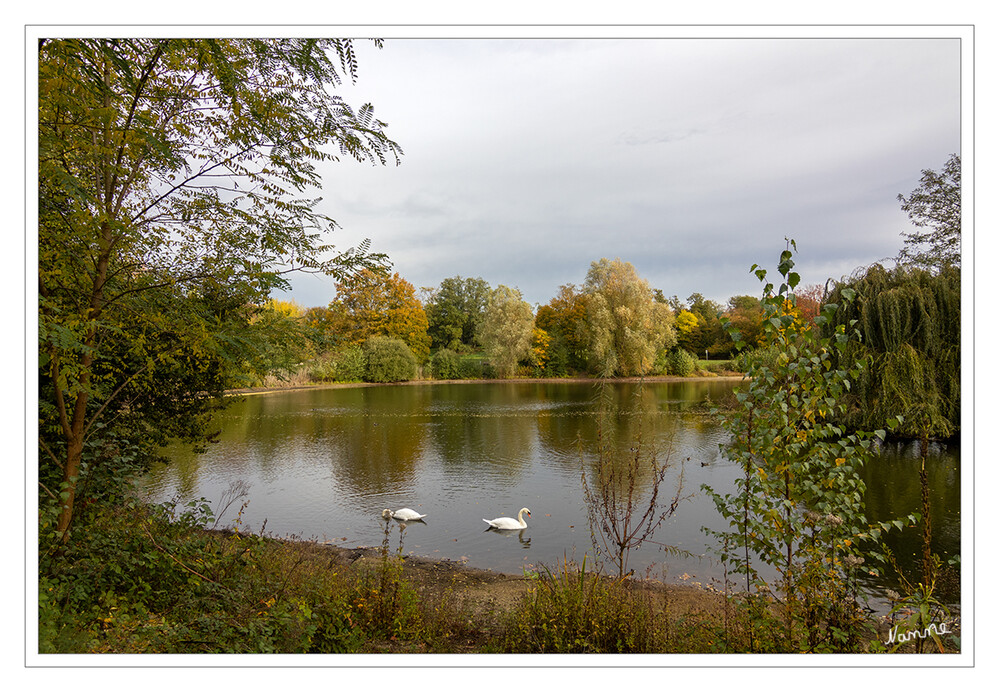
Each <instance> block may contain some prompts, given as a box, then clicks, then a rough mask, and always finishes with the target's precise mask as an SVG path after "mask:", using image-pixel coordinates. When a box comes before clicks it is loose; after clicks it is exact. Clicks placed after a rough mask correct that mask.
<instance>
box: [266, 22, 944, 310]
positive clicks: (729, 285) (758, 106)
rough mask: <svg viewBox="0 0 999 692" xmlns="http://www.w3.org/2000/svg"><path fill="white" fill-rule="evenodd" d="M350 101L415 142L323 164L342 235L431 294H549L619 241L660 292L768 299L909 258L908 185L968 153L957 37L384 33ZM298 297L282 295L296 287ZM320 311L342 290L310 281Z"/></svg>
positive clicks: (304, 297)
mask: <svg viewBox="0 0 999 692" xmlns="http://www.w3.org/2000/svg"><path fill="white" fill-rule="evenodd" d="M357 48H358V54H359V62H360V71H359V79H358V81H357V84H356V86H354V87H345V88H343V89H341V90H340V93H341V94H342V95H343V96H344V98H345V99H346V100H347V101H348V102H349V103H351V104H353V105H360V104H361V103H363V102H371V103H372V104H373V105H374V109H375V115H376V117H378V118H379V119H381V120H383V121H385V122H387V123H388V125H389V126H388V128H387V133H388V134H389V136H390V137H391V138H393V139H394V140H395V141H396V142H398V143H399V144H400V146H401V147H402V148H403V150H404V152H405V155H404V156H403V160H402V165H400V166H398V167H396V166H394V165H389V166H387V167H381V166H376V167H373V166H370V165H367V164H358V163H355V162H353V161H343V162H341V163H338V164H335V165H331V166H330V167H329V168H328V169H325V170H324V181H325V182H324V189H323V192H322V194H323V197H324V201H323V207H322V208H323V211H324V212H326V213H327V214H329V215H330V216H332V217H333V218H334V219H336V221H337V222H338V223H339V224H340V225H341V226H342V230H341V231H338V232H337V233H336V234H335V236H334V238H333V242H334V243H335V244H336V245H337V246H338V247H340V248H343V247H347V246H350V245H354V244H356V243H357V242H358V241H360V240H361V239H363V238H370V239H371V241H372V249H373V250H376V251H380V252H385V253H387V254H388V255H389V258H390V259H391V261H392V263H393V270H394V271H397V272H399V274H400V275H401V276H402V277H403V278H405V279H406V280H408V281H409V282H411V283H412V284H414V286H416V288H417V289H419V288H421V287H424V286H431V287H432V286H437V285H439V284H440V282H441V281H442V280H443V279H445V278H448V277H452V276H462V277H481V278H483V279H485V280H486V281H487V282H488V283H489V284H490V285H491V286H493V287H495V286H497V285H499V284H505V285H507V286H512V287H516V288H519V289H520V290H521V291H522V293H523V295H524V298H525V299H526V300H527V301H528V302H530V303H532V304H545V303H547V302H548V301H549V300H550V299H551V298H552V297H553V296H554V295H555V294H556V292H557V290H558V288H559V286H560V285H562V284H567V283H574V284H577V285H579V284H582V283H583V281H584V280H585V277H586V272H587V270H588V268H589V266H590V263H591V262H593V261H595V260H599V259H600V258H602V257H607V258H611V259H613V258H621V259H622V260H625V261H628V262H631V263H632V264H634V265H635V267H636V269H637V270H638V273H639V274H640V275H641V276H642V277H644V278H645V279H647V280H648V281H649V283H650V284H651V286H652V287H653V288H659V289H662V291H663V292H664V293H665V294H666V295H667V296H671V295H677V296H679V297H680V298H681V299H686V297H687V296H689V295H690V294H691V293H694V292H698V293H702V294H703V295H705V296H707V297H708V298H711V299H713V300H716V301H718V302H720V303H724V302H726V301H727V300H728V298H729V297H731V296H733V295H741V294H751V295H759V293H760V285H759V282H758V281H757V280H756V278H755V277H754V276H753V275H752V274H751V273H750V266H751V265H752V264H754V263H759V264H761V265H763V266H765V267H768V268H771V269H773V267H774V265H775V264H776V258H777V256H778V255H779V253H780V251H781V250H783V249H784V245H785V243H784V238H785V237H790V238H794V239H795V240H796V241H797V245H798V249H799V255H798V257H797V262H798V266H797V270H798V271H799V273H800V274H801V277H802V283H803V284H811V283H823V282H824V281H825V280H826V279H827V278H830V277H832V278H840V277H842V276H844V275H847V274H850V273H852V272H853V271H854V270H855V269H856V268H858V267H860V266H863V265H867V264H870V263H872V262H876V261H878V260H881V259H883V258H889V257H892V256H894V255H896V254H897V252H898V251H899V249H900V248H901V245H902V239H901V236H900V233H901V232H903V231H909V230H911V226H910V225H909V221H908V219H907V217H906V216H905V214H904V213H903V212H902V211H901V210H900V208H899V202H898V200H897V199H896V196H897V195H898V194H899V193H904V194H906V195H907V194H908V193H909V192H911V191H912V190H913V189H914V188H915V187H916V186H917V185H918V181H919V178H920V175H921V170H922V169H926V168H933V169H940V168H941V167H942V166H943V165H944V163H945V162H946V160H947V158H948V157H949V156H950V154H952V153H960V151H961V149H960V146H961V140H960V136H961V90H960V87H961V81H960V77H961V62H960V57H961V53H960V51H961V44H960V41H959V40H958V39H955V38H940V39H937V38H916V39H912V38H810V39H806V38H800V39H797V38H777V39H771V38H762V37H754V38H734V39H730V38H718V37H715V38H696V39H695V38H683V39H660V38H638V39H636V38H625V39H597V38H583V39H561V38H559V39H530V38H527V39H482V38H479V39H452V38H444V39H429V38H388V39H387V40H386V41H385V46H384V48H383V49H382V50H377V49H375V48H374V47H373V46H371V45H370V44H366V43H359V44H358V46H357ZM284 297H287V296H284ZM291 297H292V298H293V299H295V300H296V301H297V302H298V303H300V304H302V305H303V306H306V307H310V306H314V305H325V304H327V303H328V302H329V301H330V300H331V299H332V298H333V297H334V288H333V285H332V282H331V280H330V279H328V278H316V277H299V278H296V279H295V280H294V290H293V291H292V294H291Z"/></svg>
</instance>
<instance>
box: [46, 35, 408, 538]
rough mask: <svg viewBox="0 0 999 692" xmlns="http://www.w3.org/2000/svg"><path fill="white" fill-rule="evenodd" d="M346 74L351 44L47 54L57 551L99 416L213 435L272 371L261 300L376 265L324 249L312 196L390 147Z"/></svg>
mask: <svg viewBox="0 0 999 692" xmlns="http://www.w3.org/2000/svg"><path fill="white" fill-rule="evenodd" d="M335 59H338V60H339V66H338V65H337V64H336V63H335V62H334V61H333V60H335ZM356 69H357V66H356V60H355V58H354V54H353V48H352V46H351V44H350V42H349V41H331V40H312V39H276V40H207V39H206V40H201V39H183V40H182V39H155V38H147V39H68V40H43V41H41V42H40V43H39V46H38V95H39V102H38V125H39V129H38V151H39V171H38V189H39V196H38V202H39V229H38V230H39V235H38V257H39V367H40V379H41V391H40V396H39V399H40V409H41V410H40V438H41V439H40V444H41V445H42V447H43V450H42V455H41V459H42V464H43V466H49V465H54V466H55V468H56V469H58V470H59V473H58V474H55V473H54V472H53V471H52V469H50V468H43V469H40V473H41V475H42V476H44V477H49V476H52V475H61V480H60V481H59V483H58V484H57V485H56V486H55V487H46V488H45V491H46V494H47V495H50V496H52V497H57V498H58V504H59V507H60V514H59V518H58V524H57V531H58V533H59V535H60V536H61V538H62V539H63V540H68V538H69V532H68V529H69V528H70V523H71V520H72V517H73V511H74V506H75V503H76V499H77V498H76V494H77V490H78V488H77V482H78V480H79V478H80V475H81V461H82V459H83V454H84V449H85V447H86V446H87V445H88V444H91V443H92V441H93V435H94V433H95V431H96V430H97V427H96V423H97V422H99V421H106V422H108V421H109V422H111V424H112V426H113V427H114V428H115V429H116V432H115V433H114V434H115V435H116V436H118V437H119V438H123V436H126V435H135V436H136V438H135V439H137V440H144V439H146V438H145V437H144V435H145V434H147V433H150V432H152V435H153V437H154V438H155V437H157V436H158V435H159V434H160V430H163V434H170V433H171V432H173V431H174V430H178V429H182V431H183V434H182V435H181V436H183V437H194V438H198V439H204V438H205V437H206V435H207V434H208V431H207V429H206V428H205V422H206V421H207V418H208V416H207V414H208V413H209V412H210V410H211V409H212V408H213V407H215V406H217V395H218V394H219V393H220V392H221V390H222V389H224V388H225V387H229V386H233V385H234V384H236V383H237V382H238V381H239V378H240V377H241V376H242V375H243V374H245V373H250V374H252V373H253V370H254V369H256V368H258V367H265V366H266V365H267V363H266V359H264V360H263V361H262V360H261V359H260V358H259V355H260V352H261V349H262V348H263V347H264V345H265V344H266V343H267V334H266V333H265V331H264V329H263V328H257V327H256V326H255V323H254V322H253V317H254V314H255V312H256V308H255V307H254V306H258V305H261V304H263V303H264V302H265V300H266V299H267V297H268V295H269V293H270V291H271V289H273V288H275V287H277V288H280V287H284V286H286V285H287V284H286V280H285V279H284V278H283V274H285V273H287V272H288V271H312V272H324V273H330V274H333V275H334V276H342V275H344V274H345V273H347V272H349V271H351V270H353V269H355V268H358V267H364V266H375V265H379V264H381V263H382V262H383V260H384V258H383V257H382V256H380V255H371V254H369V253H368V250H367V248H368V245H367V243H366V242H365V243H363V244H362V245H361V246H360V247H359V249H357V250H353V249H352V250H348V251H346V252H340V253H335V252H333V250H334V248H333V246H331V245H329V244H327V243H324V242H323V241H322V240H321V235H322V234H323V233H326V232H328V231H331V230H332V229H333V228H334V223H333V221H332V220H331V219H329V218H328V217H326V216H325V215H323V214H321V213H319V212H318V211H317V210H316V205H317V201H318V200H315V199H311V198H309V197H308V196H307V195H306V193H307V191H308V190H310V189H313V188H317V187H318V186H319V185H320V176H319V173H318V170H317V164H319V163H322V162H326V161H331V160H336V158H337V156H336V154H335V153H334V152H335V151H337V150H339V152H340V154H342V155H348V156H351V157H353V158H355V159H358V160H361V161H370V162H373V163H379V162H380V163H384V162H386V161H387V159H389V158H394V159H396V161H398V157H399V155H400V154H401V151H400V149H399V147H398V146H397V145H396V144H395V143H394V142H392V141H391V140H389V139H388V138H387V137H386V136H385V135H384V133H383V127H384V123H382V122H380V121H378V120H377V119H375V118H374V115H373V110H372V108H371V106H370V105H364V106H362V107H361V108H360V109H359V110H357V111H355V110H354V109H352V108H351V107H350V106H349V105H348V104H346V103H345V102H344V101H343V100H342V99H340V98H339V97H338V96H336V95H335V94H334V93H333V92H332V90H330V88H329V87H331V86H336V85H338V84H339V83H340V82H341V80H342V78H343V77H344V76H349V77H350V78H351V79H354V78H355V77H356ZM161 409H162V413H161V412H160V411H161ZM108 433H109V430H108V429H105V434H106V435H107V434H108Z"/></svg>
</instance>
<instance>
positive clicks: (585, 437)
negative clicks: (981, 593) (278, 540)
mask: <svg viewBox="0 0 999 692" xmlns="http://www.w3.org/2000/svg"><path fill="white" fill-rule="evenodd" d="M736 384H737V382H733V381H731V380H707V379H705V380H687V381H682V382H654V383H645V384H641V385H640V384H637V383H623V382H622V383H614V384H611V385H608V386H606V387H604V388H603V389H601V388H600V387H598V386H597V385H595V384H593V383H585V382H584V383H580V382H551V381H545V382H542V381H539V382H511V383H474V382H472V383H435V384H430V383H422V384H416V385H395V386H373V387H363V386H362V387H342V388H341V387H332V388H316V389H307V390H297V391H285V392H273V393H267V394H259V395H253V396H248V397H246V398H245V399H243V400H241V401H238V402H236V403H234V404H233V405H232V406H230V407H229V408H228V409H227V410H226V411H225V412H224V413H223V414H221V415H220V416H219V418H218V421H217V423H218V425H219V427H220V429H221V433H220V435H219V438H218V442H217V443H216V444H213V445H211V446H210V448H209V449H208V451H207V452H206V453H203V454H196V453H194V452H192V451H191V450H190V449H189V448H185V447H183V446H181V445H176V446H173V447H171V448H169V449H168V450H167V456H168V457H169V458H170V459H171V463H169V464H164V465H158V466H156V467H154V468H153V469H151V470H150V472H149V473H148V474H147V475H146V476H145V477H144V478H143V479H142V482H141V491H142V493H143V495H144V496H145V497H146V498H147V499H149V500H151V501H153V502H164V501H168V500H179V501H180V502H182V503H183V502H187V501H189V500H191V499H197V498H202V497H203V498H205V499H207V500H209V501H210V502H211V503H212V505H213V507H214V508H216V509H217V510H220V509H222V506H223V505H224V503H225V499H226V496H227V492H228V491H229V489H230V487H231V486H232V484H233V483H242V484H245V488H246V490H247V495H246V496H245V497H243V498H240V499H238V500H236V501H235V502H233V503H232V504H230V505H229V507H228V509H226V510H225V514H223V515H222V516H221V517H220V523H219V525H220V526H232V525H234V524H236V523H238V526H239V527H240V529H241V530H243V531H249V532H254V533H260V532H264V533H267V534H269V535H274V536H278V537H297V538H302V539H307V540H318V541H324V542H330V543H333V544H336V545H341V546H350V547H353V546H377V545H381V544H382V541H383V539H384V537H385V527H386V523H385V522H384V520H383V519H382V518H381V512H382V510H383V509H386V508H390V509H398V508H400V507H411V508H413V509H415V510H418V511H419V512H420V513H423V514H426V515H427V517H426V519H425V521H424V522H423V523H419V522H418V523H412V524H409V525H408V526H406V528H405V530H404V531H400V530H399V527H398V526H396V525H395V524H394V522H393V524H392V525H391V526H390V530H391V532H392V533H391V545H392V547H393V550H395V549H398V548H399V546H400V542H401V546H402V550H403V551H404V552H405V553H407V554H415V555H424V556H428V557H435V558H447V559H450V560H455V561H463V562H467V563H468V564H470V565H472V566H475V567H480V568H486V569H492V570H495V571H499V572H506V573H514V574H517V573H521V572H522V571H523V570H525V569H533V568H536V567H538V566H540V565H547V566H554V565H555V564H557V563H559V562H561V561H562V560H564V559H566V558H568V559H574V560H576V561H577V562H580V561H582V559H583V556H584V554H586V555H587V564H588V565H590V564H593V554H594V551H593V547H592V542H591V533H590V527H589V523H588V521H587V513H586V507H585V502H584V494H583V488H582V484H581V481H580V475H581V471H582V469H583V468H584V467H585V468H589V467H590V465H591V464H592V463H593V460H594V459H595V457H596V450H597V449H598V446H599V444H600V442H599V441H598V436H599V440H602V441H603V443H604V444H607V445H610V446H611V447H612V448H614V449H615V450H617V453H618V454H621V455H628V454H632V453H633V450H634V449H635V447H636V445H640V446H641V448H642V449H643V450H645V451H650V452H654V453H656V454H657V457H658V459H659V460H660V461H664V460H667V459H668V460H669V463H670V464H671V466H672V468H671V470H670V472H669V474H668V475H667V477H666V480H665V485H664V486H663V487H662V489H661V491H660V497H666V498H667V499H670V498H672V497H673V495H674V494H675V493H676V491H677V484H678V483H679V482H680V481H681V476H682V489H681V491H680V493H681V495H682V496H683V497H684V498H685V499H684V500H683V501H682V502H681V504H680V505H679V507H678V510H677V511H676V513H675V514H674V515H673V516H672V517H671V518H669V519H667V521H666V522H665V523H664V524H663V525H662V526H661V527H660V528H659V530H658V531H657V532H656V534H655V535H654V536H653V537H652V541H650V542H648V543H646V544H645V545H643V546H642V547H641V548H639V549H637V550H633V551H631V554H630V559H629V567H630V568H632V569H634V570H635V572H636V575H638V576H643V577H644V576H650V577H654V578H657V579H662V580H665V581H669V582H685V583H696V584H702V585H713V586H715V587H717V588H721V586H722V583H721V582H722V579H723V576H724V571H723V568H722V566H721V565H719V564H718V563H717V561H716V560H715V559H713V558H714V554H713V552H712V549H713V548H714V547H715V546H714V543H713V541H712V539H710V538H708V537H707V536H706V535H705V534H704V532H703V531H702V527H710V528H712V529H722V528H724V523H723V521H722V520H721V518H720V517H719V516H718V514H717V512H716V510H715V507H714V505H713V503H712V502H711V500H710V499H708V498H707V497H706V496H705V495H704V494H703V493H702V492H701V490H700V488H701V484H702V483H706V484H708V485H710V486H711V487H713V488H715V489H716V490H719V491H721V492H731V491H732V490H733V489H734V480H735V478H736V477H737V476H738V474H739V469H738V467H736V466H735V465H734V464H733V463H732V462H729V461H728V460H726V459H725V458H724V457H723V456H722V455H721V453H720V451H719V445H720V444H723V443H725V442H726V440H727V436H726V433H725V431H724V429H723V428H721V427H720V425H719V424H718V423H717V422H716V421H715V420H714V418H713V417H712V415H711V414H710V402H719V401H721V400H723V399H724V398H725V397H727V396H729V395H730V394H731V391H732V388H733V387H734V386H735V385H736ZM601 411H604V412H609V413H608V414H607V415H601ZM600 421H602V422H600ZM918 470H919V459H918V455H917V454H916V453H915V452H914V451H913V447H912V446H911V445H886V446H885V447H884V448H883V449H882V450H881V452H880V456H879V458H878V459H877V460H876V462H875V463H873V464H872V465H870V466H869V467H868V468H867V469H865V481H866V483H867V485H868V494H867V505H868V518H869V519H872V520H885V519H892V518H895V517H899V516H904V515H906V514H908V513H910V512H912V511H916V510H918V508H919V478H918ZM929 478H930V487H931V499H932V503H933V508H934V512H933V540H934V546H933V549H934V550H935V551H937V552H939V553H940V554H941V555H948V556H949V555H953V554H956V553H958V552H959V550H960V463H959V449H958V447H956V446H952V447H943V446H940V447H934V449H933V450H932V454H931V459H930V465H929ZM521 507H528V508H529V509H530V511H531V516H530V518H529V519H528V528H527V529H525V530H523V531H517V532H505V533H497V532H495V531H486V529H487V528H488V527H487V525H486V524H485V523H483V521H482V520H483V519H492V518H494V517H499V516H513V517H515V516H516V515H517V511H518V510H519V509H520V508H521ZM662 545H668V546H673V547H675V548H678V549H679V550H680V551H685V552H686V553H687V555H686V556H684V557H676V556H675V555H673V554H667V553H666V552H664V551H663V549H662V547H661V546H662ZM890 545H891V547H892V549H893V551H895V552H896V554H897V556H898V558H899V561H900V563H902V565H903V566H904V567H907V568H913V567H914V565H915V564H916V563H915V559H916V555H917V554H918V553H919V550H920V547H919V546H920V544H919V533H918V531H916V530H908V531H906V532H904V533H903V534H901V535H900V534H897V533H896V535H894V536H893V537H892V539H891V542H890ZM605 568H606V569H607V571H611V566H610V565H605Z"/></svg>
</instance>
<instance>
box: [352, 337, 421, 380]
mask: <svg viewBox="0 0 999 692" xmlns="http://www.w3.org/2000/svg"><path fill="white" fill-rule="evenodd" d="M363 349H364V358H365V361H366V362H367V368H366V369H365V372H364V379H365V380H366V381H368V382H405V381H407V380H411V379H413V378H414V377H416V366H417V363H416V356H414V355H413V352H412V351H411V350H409V346H407V345H406V342H405V341H403V340H402V339H396V338H393V337H388V336H372V337H369V338H368V340H367V341H365V342H364V346H363Z"/></svg>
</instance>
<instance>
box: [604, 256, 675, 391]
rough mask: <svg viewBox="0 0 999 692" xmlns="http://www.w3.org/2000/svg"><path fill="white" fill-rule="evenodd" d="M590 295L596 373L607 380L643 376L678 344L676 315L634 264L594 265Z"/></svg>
mask: <svg viewBox="0 0 999 692" xmlns="http://www.w3.org/2000/svg"><path fill="white" fill-rule="evenodd" d="M585 292H586V295H587V301H586V308H587V328H588V337H589V362H590V368H591V371H592V372H594V373H596V374H598V375H600V376H602V377H610V376H612V375H624V376H629V375H644V374H646V373H648V372H650V371H651V369H652V366H653V364H654V363H655V359H656V354H657V353H658V352H659V350H660V349H663V348H670V347H672V346H673V345H675V344H676V331H675V328H674V325H673V314H672V312H671V311H670V309H669V307H668V306H667V305H665V304H664V303H660V302H658V301H656V300H655V299H654V297H653V294H652V289H651V288H649V283H648V282H647V281H646V280H644V279H642V278H640V277H639V276H638V273H637V272H636V271H635V267H634V266H632V265H631V264H630V263H627V262H622V261H621V260H614V261H613V262H612V261H610V260H607V259H606V258H605V259H601V260H600V261H599V262H593V263H592V264H591V265H590V270H589V272H588V273H587V275H586V285H585Z"/></svg>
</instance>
